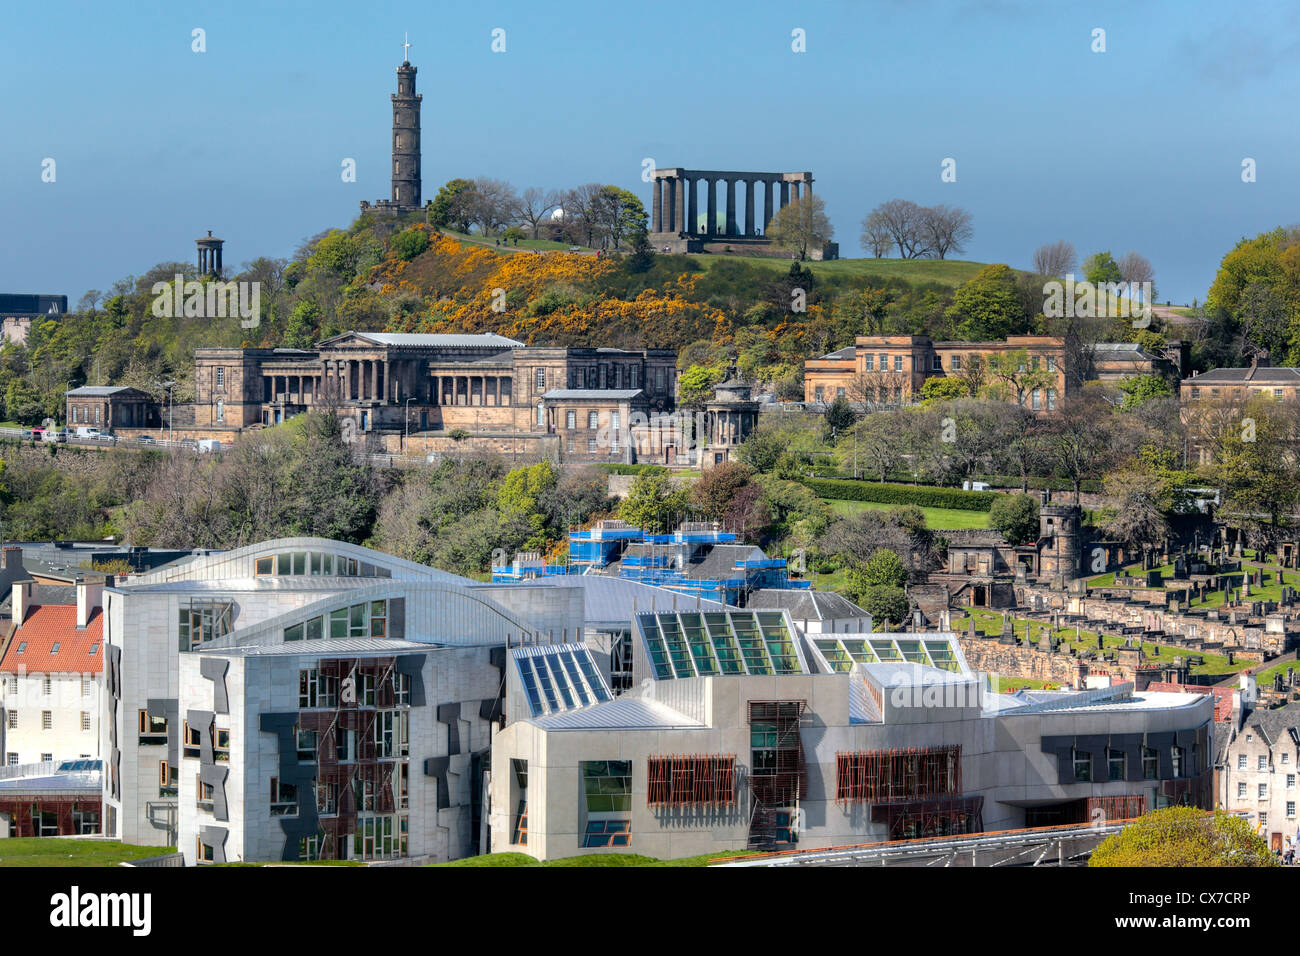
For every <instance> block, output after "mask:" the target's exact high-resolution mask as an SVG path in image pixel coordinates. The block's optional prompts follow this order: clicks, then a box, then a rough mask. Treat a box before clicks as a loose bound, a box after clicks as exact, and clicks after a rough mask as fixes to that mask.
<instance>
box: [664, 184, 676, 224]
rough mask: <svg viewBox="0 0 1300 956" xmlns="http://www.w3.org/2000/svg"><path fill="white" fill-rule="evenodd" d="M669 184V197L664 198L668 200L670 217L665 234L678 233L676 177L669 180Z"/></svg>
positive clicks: (668, 217)
mask: <svg viewBox="0 0 1300 956" xmlns="http://www.w3.org/2000/svg"><path fill="white" fill-rule="evenodd" d="M667 182H668V195H667V196H665V197H664V198H665V199H667V200H668V216H667V219H668V222H667V223H666V226H667V228H666V229H664V232H676V231H677V218H676V217H677V179H676V177H674V178H672V179H670V180H668V181H667Z"/></svg>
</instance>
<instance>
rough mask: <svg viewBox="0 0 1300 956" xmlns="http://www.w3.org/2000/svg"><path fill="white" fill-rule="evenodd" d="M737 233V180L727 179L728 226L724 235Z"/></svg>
mask: <svg viewBox="0 0 1300 956" xmlns="http://www.w3.org/2000/svg"><path fill="white" fill-rule="evenodd" d="M735 234H736V181H735V180H734V179H728V180H727V228H726V232H725V233H724V235H728V236H734V235H735Z"/></svg>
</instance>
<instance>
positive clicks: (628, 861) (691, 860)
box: [433, 850, 754, 866]
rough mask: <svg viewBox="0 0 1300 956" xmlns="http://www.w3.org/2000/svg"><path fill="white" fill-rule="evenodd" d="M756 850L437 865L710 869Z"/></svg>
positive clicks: (488, 858)
mask: <svg viewBox="0 0 1300 956" xmlns="http://www.w3.org/2000/svg"><path fill="white" fill-rule="evenodd" d="M753 852H754V851H753V850H728V851H727V852H725V853H705V854H702V855H701V856H685V857H681V858H679V859H676V860H658V859H655V858H654V857H652V856H637V855H636V854H635V853H592V854H588V855H585V856H566V857H561V858H560V859H558V860H547V861H545V862H543V861H542V860H539V859H537V858H536V857H531V856H529V855H528V854H527V853H488V854H485V855H483V856H471V857H467V858H466V859H464V860H453V861H452V862H450V863H435V864H433V865H434V866H708V865H709V861H710V860H716V859H718V858H719V857H724V856H725V857H731V856H748V855H750V854H751V853H753Z"/></svg>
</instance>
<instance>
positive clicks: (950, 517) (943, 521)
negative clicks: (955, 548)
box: [822, 498, 989, 530]
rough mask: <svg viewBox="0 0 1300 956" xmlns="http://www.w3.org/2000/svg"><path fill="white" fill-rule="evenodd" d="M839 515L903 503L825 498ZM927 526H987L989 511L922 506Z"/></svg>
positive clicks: (859, 512) (943, 527)
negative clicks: (892, 503) (889, 503)
mask: <svg viewBox="0 0 1300 956" xmlns="http://www.w3.org/2000/svg"><path fill="white" fill-rule="evenodd" d="M822 500H823V501H825V502H826V503H827V504H828V505H830V506H831V510H832V511H834V512H835V513H836V514H837V515H845V516H847V517H852V516H853V515H856V514H861V513H862V512H863V511H897V510H898V509H899V508H901V507H903V506H902V505H887V504H881V503H879V502H875V501H848V500H845V499H840V498H823V499H822ZM921 511H922V512H923V513H924V514H925V525H926V527H927V528H934V529H938V530H943V529H945V528H947V529H957V528H987V527H988V526H989V514H988V512H987V511H959V510H957V509H955V508H922V509H921Z"/></svg>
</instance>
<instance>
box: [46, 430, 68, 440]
mask: <svg viewBox="0 0 1300 956" xmlns="http://www.w3.org/2000/svg"><path fill="white" fill-rule="evenodd" d="M67 440H68V430H67V429H66V428H47V429H45V431H43V432H41V441H46V442H51V443H57V442H65V441H67Z"/></svg>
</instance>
